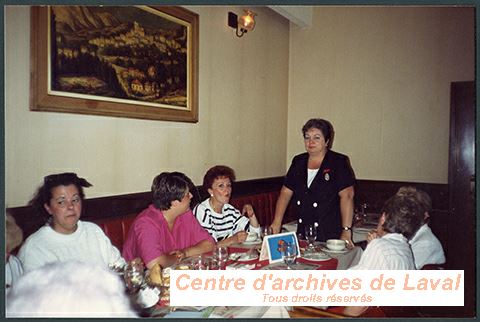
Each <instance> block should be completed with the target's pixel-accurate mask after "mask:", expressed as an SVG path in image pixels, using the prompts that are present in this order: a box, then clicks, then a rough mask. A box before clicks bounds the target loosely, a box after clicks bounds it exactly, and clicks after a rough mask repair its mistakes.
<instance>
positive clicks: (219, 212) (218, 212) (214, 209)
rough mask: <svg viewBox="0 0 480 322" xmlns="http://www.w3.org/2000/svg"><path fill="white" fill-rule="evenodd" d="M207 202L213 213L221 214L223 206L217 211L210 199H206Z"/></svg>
mask: <svg viewBox="0 0 480 322" xmlns="http://www.w3.org/2000/svg"><path fill="white" fill-rule="evenodd" d="M208 202H209V203H210V206H211V207H212V209H213V211H215V212H216V213H217V214H221V213H222V208H223V205H222V207H220V209H218V208H217V207H215V205H214V204H213V201H212V198H210V199H208Z"/></svg>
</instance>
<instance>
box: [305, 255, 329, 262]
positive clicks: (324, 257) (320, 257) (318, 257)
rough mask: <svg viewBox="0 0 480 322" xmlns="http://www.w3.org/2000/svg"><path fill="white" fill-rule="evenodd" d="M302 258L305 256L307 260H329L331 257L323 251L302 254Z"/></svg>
mask: <svg viewBox="0 0 480 322" xmlns="http://www.w3.org/2000/svg"><path fill="white" fill-rule="evenodd" d="M302 258H305V259H307V260H309V261H326V260H329V259H330V258H331V257H330V256H328V255H327V254H323V253H307V254H303V255H302Z"/></svg>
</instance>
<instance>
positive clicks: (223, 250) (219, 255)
mask: <svg viewBox="0 0 480 322" xmlns="http://www.w3.org/2000/svg"><path fill="white" fill-rule="evenodd" d="M213 258H214V259H215V260H216V261H217V263H218V266H219V268H220V269H225V267H226V266H227V261H228V249H227V247H222V246H217V248H215V251H214V253H213Z"/></svg>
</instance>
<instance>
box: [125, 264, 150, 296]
mask: <svg viewBox="0 0 480 322" xmlns="http://www.w3.org/2000/svg"><path fill="white" fill-rule="evenodd" d="M144 270H145V267H144V266H143V263H142V262H141V261H137V260H136V259H135V260H132V261H130V262H129V263H128V265H127V267H126V268H125V273H124V279H125V284H126V286H127V289H128V291H129V292H130V293H131V294H134V293H136V292H138V290H139V289H140V287H141V286H142V284H143V283H144V282H145V276H144Z"/></svg>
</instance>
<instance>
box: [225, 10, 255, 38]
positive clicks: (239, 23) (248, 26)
mask: <svg viewBox="0 0 480 322" xmlns="http://www.w3.org/2000/svg"><path fill="white" fill-rule="evenodd" d="M243 11H245V14H244V15H243V16H241V17H240V18H238V16H237V15H236V14H234V13H233V12H229V13H228V26H229V27H231V28H234V29H236V34H237V37H242V36H243V34H244V33H246V32H248V31H252V30H253V29H254V28H255V18H254V17H255V16H256V15H257V14H256V13H255V12H253V11H251V10H247V9H244V10H243Z"/></svg>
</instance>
